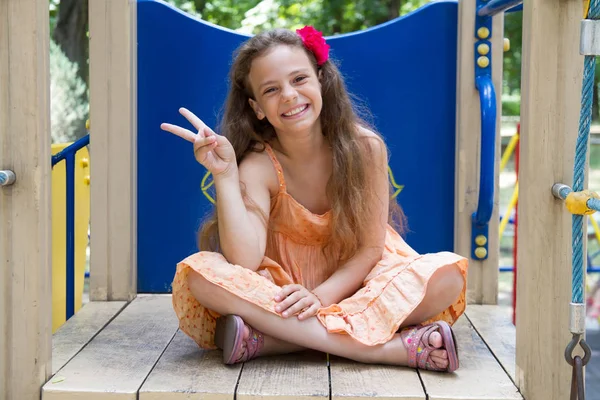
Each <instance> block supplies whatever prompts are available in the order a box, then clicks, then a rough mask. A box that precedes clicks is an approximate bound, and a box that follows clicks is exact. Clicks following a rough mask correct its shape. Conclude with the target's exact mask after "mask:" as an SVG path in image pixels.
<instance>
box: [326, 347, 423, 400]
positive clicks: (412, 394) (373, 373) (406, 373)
mask: <svg viewBox="0 0 600 400" xmlns="http://www.w3.org/2000/svg"><path fill="white" fill-rule="evenodd" d="M330 369H331V398H332V399H334V400H358V399H370V398H376V399H385V400H391V399H402V400H425V398H426V397H425V392H424V391H423V385H421V381H420V379H419V375H418V374H417V372H416V370H414V369H410V368H405V367H394V366H389V365H370V364H361V363H357V362H354V361H351V360H347V359H344V358H339V357H331V358H330Z"/></svg>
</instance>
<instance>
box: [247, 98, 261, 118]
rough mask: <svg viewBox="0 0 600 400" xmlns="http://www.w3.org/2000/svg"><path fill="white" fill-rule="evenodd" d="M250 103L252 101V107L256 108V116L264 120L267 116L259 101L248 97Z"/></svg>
mask: <svg viewBox="0 0 600 400" xmlns="http://www.w3.org/2000/svg"><path fill="white" fill-rule="evenodd" d="M248 103H250V107H252V109H253V110H254V113H255V114H256V118H258V119H260V120H262V119H264V118H265V113H264V112H263V111H262V110H261V108H260V106H259V105H258V103H257V102H256V101H254V100H252V99H248Z"/></svg>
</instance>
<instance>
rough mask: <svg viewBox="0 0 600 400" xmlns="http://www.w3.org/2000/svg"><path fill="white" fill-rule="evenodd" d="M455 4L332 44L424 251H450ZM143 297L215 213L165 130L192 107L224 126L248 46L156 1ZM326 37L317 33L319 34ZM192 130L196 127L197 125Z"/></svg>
mask: <svg viewBox="0 0 600 400" xmlns="http://www.w3.org/2000/svg"><path fill="white" fill-rule="evenodd" d="M457 8H458V6H457V2H456V1H439V2H434V3H430V4H428V5H426V6H424V7H422V8H421V9H419V10H417V11H415V12H414V13H412V14H409V15H406V16H404V17H400V18H398V19H396V20H393V21H390V22H388V23H385V24H382V25H379V26H377V27H374V28H371V29H369V30H366V31H360V32H355V33H350V34H345V35H340V36H335V37H330V38H327V40H328V43H329V44H330V45H331V53H330V54H331V56H332V57H333V58H335V59H336V60H338V61H339V66H340V69H341V71H342V72H343V74H344V75H345V78H346V83H347V86H348V89H349V90H350V92H352V93H353V94H355V95H357V96H358V97H359V98H360V99H362V100H363V102H364V103H365V104H366V105H367V106H368V107H369V108H370V110H371V112H372V114H373V116H374V123H375V126H376V128H377V129H378V130H379V132H380V133H381V134H382V135H383V136H384V137H385V139H386V142H387V144H388V146H389V151H390V157H391V158H390V167H391V168H392V171H393V173H394V177H395V180H396V182H397V183H398V184H400V185H404V188H403V190H402V192H401V193H400V194H399V196H398V200H399V202H400V204H401V206H402V207H403V209H404V212H405V213H406V215H407V217H408V224H409V232H408V233H407V234H406V235H405V238H406V240H407V242H408V243H409V245H411V246H412V247H413V248H414V249H415V250H417V251H418V252H420V253H426V252H437V251H441V250H450V251H451V250H452V249H453V235H454V179H455V178H454V169H455V153H454V151H455V105H456V55H457V49H456V40H457V39H456V38H457ZM137 13H138V15H137V24H138V31H137V35H138V47H137V50H138V61H137V62H138V71H137V77H138V158H137V160H138V161H137V162H138V165H137V168H138V188H137V189H138V216H137V218H138V232H137V237H138V244H137V246H138V247H137V257H138V259H137V264H138V291H139V292H140V293H168V292H170V290H171V288H170V286H171V281H172V279H173V276H174V273H175V266H176V263H177V262H178V261H180V260H182V259H183V258H185V257H186V256H188V255H189V254H191V253H194V252H196V251H197V246H196V233H197V230H198V228H199V226H200V224H201V222H202V220H203V218H205V217H206V216H207V215H208V214H209V213H210V211H211V209H212V207H213V205H212V204H211V203H210V202H209V201H208V200H207V198H206V197H205V196H204V194H203V193H202V191H201V188H200V183H201V181H202V178H203V177H204V174H205V172H206V171H205V169H204V168H203V167H202V166H201V165H199V164H198V163H197V162H196V161H195V159H194V156H193V152H192V146H191V144H190V143H187V142H185V141H184V140H182V139H180V138H178V137H175V136H174V135H171V134H170V133H167V132H164V131H162V130H161V129H160V124H161V123H162V122H171V123H176V124H184V123H185V124H187V121H185V119H184V118H183V117H181V116H180V115H179V113H178V109H179V107H186V108H188V109H190V110H191V111H192V112H194V113H195V114H196V115H198V116H199V117H200V118H201V119H202V120H203V121H205V122H206V123H207V124H208V125H209V126H212V127H215V126H216V125H217V119H218V115H220V113H221V110H222V105H223V102H224V101H225V96H226V94H227V87H228V86H227V85H228V80H227V73H228V70H229V65H230V63H231V59H232V53H233V51H234V50H235V49H236V48H237V47H238V46H239V45H240V44H241V43H242V42H243V41H244V40H246V39H247V38H248V36H246V35H241V34H238V33H236V32H233V31H230V30H227V29H224V28H221V27H218V26H214V25H211V24H209V23H206V22H204V21H201V20H198V19H195V18H192V17H190V16H188V15H186V14H184V13H182V12H180V11H179V10H177V9H175V8H173V7H171V6H170V5H168V4H166V3H163V2H161V1H157V0H138V4H137ZM316 28H317V29H318V28H319V27H316ZM189 128H190V129H193V128H192V127H191V126H189Z"/></svg>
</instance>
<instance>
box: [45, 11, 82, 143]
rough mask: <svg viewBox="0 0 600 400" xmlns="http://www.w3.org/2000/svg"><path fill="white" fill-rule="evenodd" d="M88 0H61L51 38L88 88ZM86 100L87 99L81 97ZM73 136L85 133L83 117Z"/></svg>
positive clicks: (77, 136) (78, 122) (76, 136)
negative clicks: (75, 66)
mask: <svg viewBox="0 0 600 400" xmlns="http://www.w3.org/2000/svg"><path fill="white" fill-rule="evenodd" d="M87 32H88V0H61V2H60V5H59V9H58V17H57V19H56V27H55V28H54V33H53V35H52V39H54V41H55V42H56V44H58V45H59V46H60V49H61V50H62V52H63V53H65V55H66V56H67V58H68V59H69V60H71V61H72V62H74V63H76V64H77V67H78V68H77V73H78V75H79V77H80V78H81V79H82V80H83V82H84V83H85V86H86V87H88V88H89V86H90V85H89V82H90V80H89V67H88V57H89V40H88V37H87ZM82 100H84V101H85V100H87V99H82ZM77 125H78V127H77V130H76V132H75V138H73V139H79V138H81V137H83V136H85V135H86V134H87V129H86V128H85V119H83V120H81V121H77Z"/></svg>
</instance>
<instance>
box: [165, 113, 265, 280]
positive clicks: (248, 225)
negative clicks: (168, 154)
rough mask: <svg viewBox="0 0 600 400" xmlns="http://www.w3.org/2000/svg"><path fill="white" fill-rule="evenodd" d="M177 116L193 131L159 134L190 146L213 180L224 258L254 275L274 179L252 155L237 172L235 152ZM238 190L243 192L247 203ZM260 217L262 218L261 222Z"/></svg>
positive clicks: (173, 128)
mask: <svg viewBox="0 0 600 400" xmlns="http://www.w3.org/2000/svg"><path fill="white" fill-rule="evenodd" d="M179 112H180V113H181V115H183V116H184V117H185V118H186V119H187V120H188V121H189V122H190V123H191V124H192V125H193V126H194V127H195V128H196V129H197V132H198V133H194V132H192V131H190V130H189V129H186V128H183V127H181V126H177V125H173V124H169V123H162V124H161V129H163V130H165V131H167V132H171V133H173V134H175V135H177V136H179V137H181V138H183V139H185V140H187V141H189V142H191V143H193V144H194V156H195V157H196V160H197V161H198V162H199V163H200V164H202V165H203V166H204V167H205V168H206V169H207V170H209V171H210V172H211V173H212V175H213V180H214V182H215V187H216V190H217V199H218V201H217V215H218V224H219V239H220V242H221V249H222V251H223V255H224V256H225V258H227V260H228V261H229V262H230V263H232V264H238V265H241V266H243V267H245V268H248V269H251V270H253V271H256V270H257V269H258V267H259V266H260V263H261V261H262V259H263V257H264V254H265V247H266V237H267V224H266V221H267V220H268V217H269V207H270V203H271V196H270V190H269V188H272V187H276V186H277V183H276V182H277V177H276V176H275V173H274V172H273V167H272V166H271V162H270V161H269V160H268V157H266V156H265V155H260V154H257V153H250V154H249V155H247V156H246V157H245V158H244V161H242V163H241V164H240V166H239V167H238V165H237V163H236V155H235V150H234V149H233V147H232V146H231V143H229V140H227V138H225V137H224V136H221V135H217V134H216V133H215V132H214V131H213V130H212V129H210V128H209V127H208V126H206V124H205V123H204V122H202V120H201V119H200V118H198V117H197V116H196V115H194V113H192V112H191V111H189V110H187V109H185V108H180V109H179ZM240 185H243V186H244V187H245V188H246V197H247V198H246V199H245V198H243V196H242V189H241V187H240ZM263 216H264V218H263Z"/></svg>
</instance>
